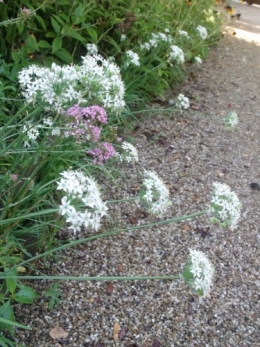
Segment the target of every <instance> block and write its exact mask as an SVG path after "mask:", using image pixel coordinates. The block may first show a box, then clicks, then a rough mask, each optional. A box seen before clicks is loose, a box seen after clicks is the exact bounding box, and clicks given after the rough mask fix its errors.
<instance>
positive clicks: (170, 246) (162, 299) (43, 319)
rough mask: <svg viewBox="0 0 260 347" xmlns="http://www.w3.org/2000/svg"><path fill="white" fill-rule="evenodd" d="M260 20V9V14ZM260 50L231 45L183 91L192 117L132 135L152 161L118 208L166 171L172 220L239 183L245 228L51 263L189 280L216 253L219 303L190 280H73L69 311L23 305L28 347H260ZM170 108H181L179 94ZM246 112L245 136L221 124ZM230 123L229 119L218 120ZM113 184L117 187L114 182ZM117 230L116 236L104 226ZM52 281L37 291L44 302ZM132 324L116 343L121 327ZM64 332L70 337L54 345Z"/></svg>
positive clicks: (66, 294)
mask: <svg viewBox="0 0 260 347" xmlns="http://www.w3.org/2000/svg"><path fill="white" fill-rule="evenodd" d="M259 11H260V10H259ZM259 56H260V46H257V45H255V44H252V43H247V42H245V41H242V40H238V39H236V38H234V37H232V36H229V35H225V37H224V38H223V39H222V40H221V42H220V44H219V46H218V47H217V48H212V49H211V52H210V54H209V57H208V58H207V59H206V61H205V62H204V63H203V65H202V66H200V67H193V69H192V70H193V74H192V75H191V76H190V77H189V78H188V79H187V80H186V82H185V84H184V85H183V86H181V88H180V89H179V90H178V91H177V92H182V93H183V94H185V95H186V96H189V98H190V101H191V104H192V111H188V112H185V113H183V114H172V113H169V114H164V115H162V114H159V113H158V115H156V116H154V117H153V118H151V119H148V120H144V121H143V122H142V123H140V124H138V125H137V126H136V128H135V130H134V131H133V132H132V133H131V136H132V138H133V140H134V143H135V145H136V147H137V148H138V150H139V155H140V161H139V163H138V164H136V165H128V166H127V167H122V168H123V177H122V178H118V180H117V183H118V187H116V186H115V188H111V191H107V197H109V198H122V197H132V196H134V195H135V193H137V192H138V189H139V185H140V182H141V180H142V174H143V170H144V168H145V169H148V170H154V171H156V172H157V173H158V174H159V175H160V177H161V178H162V179H163V180H164V182H165V183H166V184H167V186H168V187H169V189H170V192H171V199H172V202H173V205H172V206H171V207H170V209H169V212H168V215H167V216H166V217H176V216H181V215H183V214H187V213H193V212H196V211H199V210H202V209H205V208H206V207H207V204H208V203H209V201H210V198H211V192H212V183H213V182H214V181H220V182H223V183H226V184H228V185H229V186H230V187H231V188H232V190H234V191H235V192H236V193H237V194H238V196H239V197H240V199H241V202H242V205H243V212H242V217H241V221H240V222H239V225H238V228H237V229H236V230H234V231H231V230H230V229H225V230H222V229H221V228H219V227H218V226H215V225H211V224H210V222H209V221H208V220H207V218H198V219H196V220H191V221H186V222H182V223H178V224H170V225H166V226H160V227H153V228H151V229H141V230H138V231H132V232H128V233H127V234H120V235H118V236H115V237H111V238H108V239H105V240H104V239H103V240H101V241H94V242H92V243H88V244H84V245H81V246H79V247H75V248H73V249H70V250H66V251H63V252H62V253H61V254H60V255H62V258H57V259H56V260H55V261H53V262H51V261H49V264H50V267H51V269H50V270H49V271H48V273H49V274H50V275H51V274H52V275H54V274H60V275H69V274H71V275H83V274H85V275H103V276H104V275H108V276H109V275H162V274H178V273H180V271H181V269H182V266H183V265H184V263H185V261H186V257H187V254H188V249H189V248H195V249H198V250H201V251H203V252H205V253H206V254H207V256H208V257H209V258H210V260H211V261H212V262H213V264H214V266H215V268H216V274H215V277H214V285H213V288H212V292H211V295H210V297H208V298H206V299H203V300H202V301H199V299H198V297H197V296H196V295H194V294H193V293H192V292H191V291H190V290H189V288H188V287H187V286H186V285H185V284H184V283H183V282H182V281H180V280H176V281H146V282H140V281H138V282H116V283H114V284H113V287H111V286H110V285H108V283H106V282H98V283H88V282H62V283H61V289H62V291H63V297H62V302H61V304H60V306H59V307H57V308H55V309H53V310H51V311H50V310H48V309H47V301H46V299H44V298H43V297H41V298H40V299H39V300H38V302H37V304H36V305H33V306H18V305H17V306H16V308H15V311H16V315H17V319H18V321H20V322H22V323H23V324H28V325H30V326H31V327H32V328H33V330H32V331H31V332H30V331H26V332H24V331H19V333H18V334H17V339H18V341H19V342H20V343H24V346H26V347H54V346H57V347H58V346H71V347H84V346H90V347H92V346H93V347H94V346H96V347H101V346H122V347H127V346H132V347H134V346H139V347H152V346H153V347H156V346H157V347H158V346H163V347H173V346H181V347H186V346H187V347H193V346H198V347H206V346H209V347H213V346H214V347H215V346H216V347H226V346H227V347H229V346H235V347H249V346H250V347H257V346H259V345H260V342H259V341H260V316H259V312H260V281H259V253H260V249H259V247H260V237H259V230H258V228H259V215H260V213H259V205H260V191H252V190H250V188H249V184H250V183H251V182H260V169H259V167H260V165H259V164H260V159H259V141H260V139H259V130H260V129H259V128H260V108H259V106H260V96H259V95H260V93H259V81H260V69H259V64H260V63H259ZM169 98H173V95H170V96H169ZM230 110H236V112H237V113H238V115H239V120H240V123H239V125H238V127H237V128H236V129H235V130H234V131H233V132H228V131H227V130H225V127H224V126H223V123H222V121H221V119H223V117H224V116H225V115H226V114H227V112H229V111H230ZM217 118H219V119H217ZM109 184H110V185H111V186H112V185H113V184H112V183H111V181H110V183H109ZM110 213H111V218H112V220H111V221H110V223H111V224H112V225H113V226H114V227H117V226H119V224H120V223H121V224H122V225H124V224H130V223H132V225H134V226H135V225H136V223H138V224H137V225H139V224H141V223H146V222H150V221H153V220H154V218H151V217H150V216H147V215H146V214H145V213H142V210H141V211H140V210H139V209H138V207H137V206H135V205H133V203H131V204H130V203H125V204H124V205H123V206H122V205H121V207H120V208H119V207H117V208H116V207H114V208H112V209H111V212H110ZM104 229H105V228H104ZM47 284H48V283H47V282H46V281H42V282H40V283H38V284H37V285H36V284H35V286H36V288H37V290H38V291H39V292H42V291H43V290H46V288H47ZM116 322H118V323H119V324H120V330H121V336H120V337H121V338H122V339H121V340H119V341H118V342H117V343H115V341H114V339H113V327H114V325H115V323H116ZM55 325H60V326H61V327H62V328H63V329H65V330H66V331H67V332H68V333H69V334H68V337H67V338H64V339H60V340H57V341H55V340H52V339H51V337H50V336H49V330H50V329H51V328H53V327H54V326H55Z"/></svg>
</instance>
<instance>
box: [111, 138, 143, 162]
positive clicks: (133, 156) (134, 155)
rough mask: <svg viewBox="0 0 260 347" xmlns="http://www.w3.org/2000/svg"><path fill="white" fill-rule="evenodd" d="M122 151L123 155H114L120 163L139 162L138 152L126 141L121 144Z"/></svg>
mask: <svg viewBox="0 0 260 347" xmlns="http://www.w3.org/2000/svg"><path fill="white" fill-rule="evenodd" d="M122 149H123V153H120V154H119V153H116V156H117V157H118V158H119V160H120V161H126V162H127V163H130V162H134V163H135V162H137V161H138V160H139V156H138V150H137V149H136V147H135V146H133V145H132V144H131V143H129V142H126V141H124V142H122Z"/></svg>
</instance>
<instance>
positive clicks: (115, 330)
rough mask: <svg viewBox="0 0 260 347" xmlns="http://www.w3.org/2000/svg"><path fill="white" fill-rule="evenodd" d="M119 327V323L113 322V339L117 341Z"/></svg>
mask: <svg viewBox="0 0 260 347" xmlns="http://www.w3.org/2000/svg"><path fill="white" fill-rule="evenodd" d="M119 329H120V325H119V323H118V322H116V323H115V325H114V340H115V341H117V340H118V332H119Z"/></svg>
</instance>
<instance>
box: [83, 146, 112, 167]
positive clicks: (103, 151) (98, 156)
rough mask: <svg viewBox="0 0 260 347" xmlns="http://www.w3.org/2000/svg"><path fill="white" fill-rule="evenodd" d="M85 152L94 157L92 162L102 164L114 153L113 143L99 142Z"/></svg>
mask: <svg viewBox="0 0 260 347" xmlns="http://www.w3.org/2000/svg"><path fill="white" fill-rule="evenodd" d="M87 153H88V154H90V155H92V156H93V157H94V164H98V165H102V164H104V163H105V162H107V161H108V159H109V158H111V157H114V156H115V154H116V152H115V149H114V147H113V145H112V144H111V143H108V142H103V143H101V144H100V146H99V147H96V148H94V149H90V150H89V151H88V152H87Z"/></svg>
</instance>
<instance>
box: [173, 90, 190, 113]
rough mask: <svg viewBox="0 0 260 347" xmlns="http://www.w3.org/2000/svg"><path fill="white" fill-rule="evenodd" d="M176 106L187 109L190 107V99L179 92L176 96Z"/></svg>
mask: <svg viewBox="0 0 260 347" xmlns="http://www.w3.org/2000/svg"><path fill="white" fill-rule="evenodd" d="M176 106H177V107H178V108H179V109H184V110H186V109H188V108H189V107H190V101H189V98H187V97H186V96H184V95H183V94H179V95H178V96H177V102H176Z"/></svg>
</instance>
